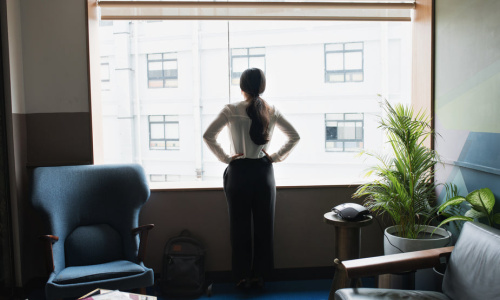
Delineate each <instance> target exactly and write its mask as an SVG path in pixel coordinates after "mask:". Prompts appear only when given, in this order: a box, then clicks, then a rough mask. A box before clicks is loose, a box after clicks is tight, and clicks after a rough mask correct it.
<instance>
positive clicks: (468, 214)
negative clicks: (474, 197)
mask: <svg viewBox="0 0 500 300" xmlns="http://www.w3.org/2000/svg"><path fill="white" fill-rule="evenodd" d="M465 216H466V217H469V218H473V219H478V218H483V217H486V216H487V214H486V213H485V212H482V211H477V210H475V209H474V208H471V209H469V210H468V211H467V212H466V213H465Z"/></svg>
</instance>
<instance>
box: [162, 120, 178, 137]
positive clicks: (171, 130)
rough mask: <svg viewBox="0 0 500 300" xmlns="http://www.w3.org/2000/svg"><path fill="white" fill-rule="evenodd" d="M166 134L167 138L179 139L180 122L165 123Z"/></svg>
mask: <svg viewBox="0 0 500 300" xmlns="http://www.w3.org/2000/svg"><path fill="white" fill-rule="evenodd" d="M165 134H166V135H167V139H178V138H179V124H177V123H167V124H165Z"/></svg>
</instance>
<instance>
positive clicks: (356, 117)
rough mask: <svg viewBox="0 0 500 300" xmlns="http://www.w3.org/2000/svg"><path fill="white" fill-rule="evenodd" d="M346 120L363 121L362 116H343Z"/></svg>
mask: <svg viewBox="0 0 500 300" xmlns="http://www.w3.org/2000/svg"><path fill="white" fill-rule="evenodd" d="M345 119H346V120H363V114H345Z"/></svg>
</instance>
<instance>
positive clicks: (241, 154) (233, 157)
mask: <svg viewBox="0 0 500 300" xmlns="http://www.w3.org/2000/svg"><path fill="white" fill-rule="evenodd" d="M240 156H243V153H238V154H235V155H233V156H231V161H233V160H235V159H237V158H238V157H240Z"/></svg>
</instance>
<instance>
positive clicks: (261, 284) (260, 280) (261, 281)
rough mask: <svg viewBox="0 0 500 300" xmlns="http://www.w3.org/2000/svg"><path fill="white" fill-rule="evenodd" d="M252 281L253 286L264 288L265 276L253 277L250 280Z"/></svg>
mask: <svg viewBox="0 0 500 300" xmlns="http://www.w3.org/2000/svg"><path fill="white" fill-rule="evenodd" d="M250 283H251V285H252V287H256V288H258V289H262V288H263V287H264V278H262V277H256V278H252V279H251V280H250Z"/></svg>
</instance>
